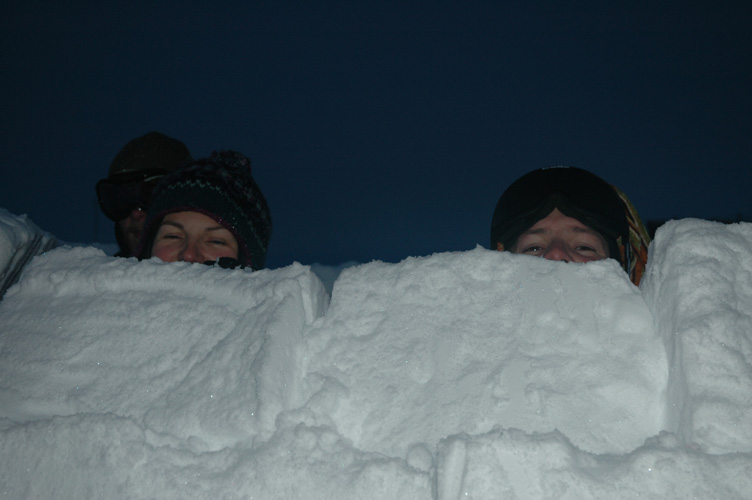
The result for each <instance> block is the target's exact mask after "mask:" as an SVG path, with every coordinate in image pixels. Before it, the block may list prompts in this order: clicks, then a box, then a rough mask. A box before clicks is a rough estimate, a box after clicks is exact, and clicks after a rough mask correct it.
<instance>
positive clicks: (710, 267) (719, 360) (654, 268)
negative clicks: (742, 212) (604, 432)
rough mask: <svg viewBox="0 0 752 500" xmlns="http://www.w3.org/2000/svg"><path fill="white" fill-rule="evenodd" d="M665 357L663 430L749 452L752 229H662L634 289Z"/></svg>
mask: <svg viewBox="0 0 752 500" xmlns="http://www.w3.org/2000/svg"><path fill="white" fill-rule="evenodd" d="M640 288H641V289H642V291H643V294H644V297H645V300H646V301H647V303H648V305H649V306H650V308H651V310H652V312H653V315H654V317H655V321H656V327H657V329H658V331H659V332H661V334H662V336H663V340H664V343H665V345H666V352H667V353H668V356H669V366H670V381H669V386H668V409H669V412H670V413H669V420H668V422H667V429H668V430H670V431H672V432H676V433H677V434H678V435H679V436H681V437H682V438H683V439H684V440H686V442H688V443H692V444H693V445H694V446H695V447H698V448H700V449H702V450H704V451H706V452H707V453H729V452H751V451H752V224H750V223H746V222H742V223H737V224H729V225H726V224H721V223H719V222H711V221H706V220H698V219H684V220H680V221H670V222H668V223H666V224H665V225H663V226H661V227H660V228H659V229H658V231H657V232H656V235H655V240H654V241H653V243H652V245H651V247H650V258H649V260H648V267H647V270H646V274H645V276H644V277H643V281H642V283H641V287H640Z"/></svg>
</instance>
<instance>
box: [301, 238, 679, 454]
mask: <svg viewBox="0 0 752 500" xmlns="http://www.w3.org/2000/svg"><path fill="white" fill-rule="evenodd" d="M306 339H307V342H308V344H309V350H310V356H309V358H308V366H307V369H306V373H307V377H306V380H307V382H308V384H309V390H310V391H311V401H310V407H311V408H314V409H315V410H316V411H318V412H319V413H321V414H323V415H325V416H326V418H325V419H323V421H328V423H329V425H332V426H334V428H336V429H337V431H338V432H339V433H340V434H342V435H343V436H344V437H346V438H347V439H350V440H351V441H352V442H353V444H354V445H355V446H356V447H357V448H360V449H363V450H367V451H373V452H379V453H383V454H385V455H388V456H396V457H406V458H407V459H408V460H411V459H413V458H414V457H415V456H417V457H420V453H418V454H417V455H416V454H415V452H414V450H433V449H434V447H435V444H436V443H437V442H438V441H439V440H441V439H443V438H445V437H447V436H450V435H452V434H456V433H459V432H466V433H470V434H476V433H484V432H488V431H490V430H491V429H493V428H495V427H496V426H501V427H515V428H518V429H521V430H523V431H525V432H530V433H532V432H551V431H554V430H555V429H558V430H559V431H561V432H562V433H563V434H565V435H566V436H567V437H568V438H569V439H570V440H571V441H572V443H573V444H574V445H575V446H577V447H579V448H581V449H583V450H586V451H590V452H594V453H623V452H627V451H631V450H633V449H635V448H636V447H638V446H640V445H642V444H643V443H644V441H645V439H646V438H647V437H649V436H652V435H655V434H657V433H658V432H659V431H660V430H661V429H662V428H663V423H664V422H663V419H664V412H665V410H664V400H663V392H664V389H665V385H666V380H667V374H668V369H667V364H666V357H665V353H664V351H663V345H662V342H661V339H660V336H658V334H657V333H656V332H655V330H654V329H653V322H652V318H651V315H650V311H649V310H648V308H647V305H646V304H645V303H644V301H643V300H642V297H641V295H640V292H639V290H638V289H637V288H636V287H634V286H633V285H632V284H631V283H630V282H629V280H628V278H627V275H626V274H625V273H624V271H623V270H622V269H621V268H620V267H619V266H618V264H617V263H616V262H615V261H613V260H607V261H601V262H593V263H589V264H585V265H583V264H566V263H561V262H551V261H547V260H544V259H540V258H533V257H527V256H520V255H512V254H510V253H503V252H492V251H488V250H484V249H482V248H480V247H479V248H477V249H476V250H473V251H469V252H459V253H443V254H435V255H432V256H430V257H424V258H408V259H406V260H405V261H403V262H401V263H399V264H385V263H381V262H374V263H370V264H366V265H361V266H357V267H351V268H348V269H345V270H344V271H343V272H342V274H341V275H340V276H339V278H338V279H337V281H336V282H335V284H334V290H333V295H332V301H331V306H330V308H329V310H328V312H327V314H326V316H325V317H324V318H323V319H322V320H320V321H319V322H317V323H316V324H314V327H313V328H312V329H311V332H310V333H308V334H307V336H306ZM327 419H328V420H327ZM421 462H423V463H430V459H423V460H422V459H420V458H418V459H417V463H421Z"/></svg>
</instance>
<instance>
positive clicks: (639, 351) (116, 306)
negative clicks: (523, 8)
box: [0, 215, 752, 500]
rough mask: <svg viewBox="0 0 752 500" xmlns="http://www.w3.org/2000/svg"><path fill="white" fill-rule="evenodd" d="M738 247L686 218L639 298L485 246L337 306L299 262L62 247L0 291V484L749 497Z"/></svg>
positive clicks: (618, 277) (609, 280) (349, 295)
mask: <svg viewBox="0 0 752 500" xmlns="http://www.w3.org/2000/svg"><path fill="white" fill-rule="evenodd" d="M3 217H4V218H8V217H12V216H9V215H3ZM0 222H5V220H4V219H2V220H0ZM750 257H752V224H744V223H742V224H735V225H723V224H719V223H713V222H709V221H700V220H683V221H674V222H671V223H669V224H667V225H666V226H664V227H663V228H661V229H659V232H658V234H657V237H656V240H655V243H654V245H653V246H652V247H651V249H650V261H649V266H648V270H647V273H646V277H645V278H644V281H643V284H642V286H641V288H639V289H638V288H636V287H634V286H633V285H632V284H631V283H630V282H629V280H628V279H627V277H626V274H625V273H624V272H623V271H622V270H621V268H620V267H619V266H618V265H617V264H616V263H615V262H614V261H610V260H607V261H600V262H593V263H589V264H585V265H581V264H564V263H556V262H550V261H546V260H544V259H538V258H533V257H527V256H517V255H511V254H508V253H500V252H491V251H488V250H484V249H482V248H476V249H475V250H472V251H468V252H456V253H441V254H435V255H431V256H427V257H418V258H412V257H411V258H408V259H406V260H404V261H402V262H400V263H397V264H386V263H382V262H372V263H369V264H364V265H356V266H352V265H350V264H348V266H345V267H347V268H346V269H344V270H343V271H342V272H341V274H339V276H338V277H337V278H336V281H334V284H333V292H332V295H331V301H330V297H329V294H328V293H327V288H328V287H327V286H325V285H323V284H322V282H321V280H319V278H318V277H317V275H316V274H314V273H313V272H312V271H311V269H310V268H308V267H306V266H301V265H299V264H293V265H291V266H288V267H285V268H281V269H276V270H264V271H259V272H249V271H244V270H226V269H221V268H214V267H207V266H203V265H200V264H187V263H172V264H167V263H163V262H160V261H158V260H150V261H144V262H138V261H136V260H134V259H117V258H112V257H108V256H106V255H105V254H104V253H103V252H102V251H101V250H97V249H94V248H70V247H64V248H59V249H56V250H52V251H49V252H47V253H46V254H44V255H40V256H38V257H36V258H34V259H33V261H32V262H31V263H29V264H28V265H27V266H26V268H25V269H24V271H23V275H22V277H21V279H20V281H19V282H18V283H17V284H16V285H14V286H13V287H11V288H10V289H9V290H8V291H7V293H6V295H5V298H4V299H3V301H2V302H0V325H2V326H0V496H4V497H6V498H14V499H15V498H92V499H94V498H111V499H119V498H123V499H125V498H128V499H139V498H144V499H145V498H162V499H171V498H207V499H208V498H212V499H216V498H223V499H241V498H249V499H250V498H299V499H308V498H311V499H324V498H361V499H372V498H373V499H376V498H379V499H382V498H411V499H442V500H448V499H452V500H454V499H459V498H475V499H479V498H551V499H553V498H557V499H558V498H572V499H574V498H577V499H589V498H593V499H594V498H626V497H634V496H639V497H641V498H656V499H657V498H693V497H696V498H724V499H727V498H745V497H747V496H748V494H749V491H752V422H751V421H750V418H751V417H750V415H751V414H752V412H751V411H750V404H751V403H750V397H752V368H751V367H752V351H751V350H750V342H751V341H752V319H750V314H751V312H752V272H750V271H751V269H752V258H750ZM337 272H339V270H335V271H333V273H334V275H336V273H337Z"/></svg>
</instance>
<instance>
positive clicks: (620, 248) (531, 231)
mask: <svg viewBox="0 0 752 500" xmlns="http://www.w3.org/2000/svg"><path fill="white" fill-rule="evenodd" d="M649 243H650V237H649V236H648V233H647V230H646V229H645V226H644V225H643V223H642V220H641V219H640V217H639V215H638V214H637V211H636V210H635V209H634V207H633V206H632V204H631V203H630V202H629V199H627V197H626V195H625V194H624V193H622V192H621V191H620V190H619V189H617V188H616V187H614V186H612V185H610V184H609V183H607V182H606V181H604V180H603V179H601V178H600V177H598V176H597V175H595V174H593V173H591V172H588V171H587V170H583V169H580V168H575V167H549V168H542V169H539V170H534V171H532V172H529V173H527V174H525V175H523V176H522V177H520V178H519V179H517V180H516V181H515V182H513V183H512V185H511V186H509V187H508V188H507V190H506V191H504V194H502V195H501V198H499V201H498V203H497V204H496V210H495V211H494V215H493V219H492V222H491V248H492V249H493V248H495V249H497V250H501V251H504V250H506V251H509V252H512V253H519V254H526V255H534V256H539V257H543V258H546V259H550V260H560V261H565V262H590V261H594V260H601V259H606V258H612V259H616V260H617V261H619V262H620V263H621V265H622V267H623V268H624V270H625V271H626V272H627V273H628V274H629V277H630V279H631V280H632V282H633V283H634V284H635V285H637V284H639V282H640V278H641V277H642V273H643V271H644V269H645V263H646V261H647V248H648V245H649Z"/></svg>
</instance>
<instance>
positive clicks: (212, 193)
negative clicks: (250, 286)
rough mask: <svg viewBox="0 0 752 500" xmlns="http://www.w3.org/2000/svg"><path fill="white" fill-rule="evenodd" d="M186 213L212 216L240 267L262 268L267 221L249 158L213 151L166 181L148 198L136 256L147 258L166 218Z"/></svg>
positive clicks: (261, 195) (172, 174) (174, 173)
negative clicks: (233, 245)
mask: <svg viewBox="0 0 752 500" xmlns="http://www.w3.org/2000/svg"><path fill="white" fill-rule="evenodd" d="M189 211H190V212H199V213H202V214H204V215H207V216H208V217H211V218H212V219H214V220H215V221H217V222H218V223H219V224H221V225H222V226H224V227H225V228H227V229H228V230H229V231H230V232H231V233H232V234H233V236H234V237H235V239H236V240H237V242H238V260H239V261H240V263H241V265H243V266H246V267H250V268H252V269H254V270H258V269H262V268H263V267H264V263H265V261H266V249H267V247H268V246H269V237H270V235H271V229H272V221H271V215H270V213H269V206H268V205H267V203H266V199H265V198H264V195H263V194H262V193H261V190H260V189H259V187H258V185H257V184H256V181H254V179H253V177H252V176H251V161H250V160H249V159H248V158H246V157H245V156H243V155H242V154H240V153H238V152H237V151H215V152H214V153H212V155H211V156H210V157H209V158H203V159H200V160H197V161H195V162H193V163H191V164H189V165H187V166H185V167H183V168H180V169H178V170H175V171H174V172H172V173H170V174H169V175H167V176H165V177H164V178H163V179H162V181H161V182H160V183H159V185H158V186H157V188H156V189H155V190H154V194H153V195H152V200H151V206H150V208H149V213H148V215H147V218H146V222H145V224H144V232H143V233H142V235H141V242H140V244H139V248H138V250H137V252H136V255H137V256H138V257H139V258H142V259H143V258H149V257H151V246H152V243H153V241H154V237H155V236H156V233H157V230H158V229H159V225H160V223H161V222H162V219H163V218H164V217H165V216H166V215H167V214H171V213H175V212H189Z"/></svg>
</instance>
